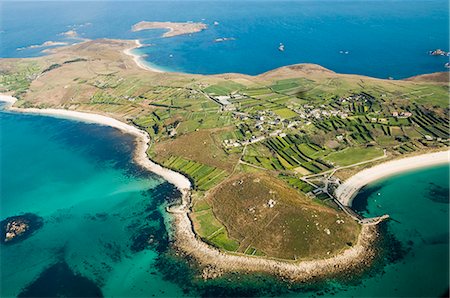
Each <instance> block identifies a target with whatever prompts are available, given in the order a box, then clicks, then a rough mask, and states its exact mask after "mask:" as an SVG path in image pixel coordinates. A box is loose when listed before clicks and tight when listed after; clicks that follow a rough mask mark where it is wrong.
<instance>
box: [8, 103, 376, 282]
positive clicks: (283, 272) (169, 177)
mask: <svg viewBox="0 0 450 298" xmlns="http://www.w3.org/2000/svg"><path fill="white" fill-rule="evenodd" d="M16 100H17V99H15V98H14V97H12V96H9V95H5V94H3V95H2V94H0V101H5V102H7V103H8V104H10V105H11V106H9V107H6V110H9V111H13V112H18V113H28V114H32V115H42V116H50V117H56V118H63V119H69V120H74V121H81V122H85V123H93V124H98V125H105V126H110V127H113V128H116V129H119V130H120V131H122V132H124V133H128V134H131V135H133V136H135V137H136V148H135V154H134V160H135V162H137V163H138V164H139V165H141V166H142V167H144V168H145V169H147V170H149V171H151V172H153V173H155V174H157V175H159V176H161V177H162V178H164V179H165V180H166V181H168V182H169V183H171V184H173V185H174V186H175V187H176V188H177V189H178V190H179V191H180V192H181V194H182V198H181V203H180V204H179V205H176V206H173V207H172V208H169V209H168V210H167V211H168V212H169V213H171V215H172V223H173V226H172V229H173V235H174V240H175V241H174V246H175V248H176V249H178V250H179V251H180V252H181V253H183V254H184V255H189V256H191V257H193V258H194V259H195V260H196V261H197V262H198V263H199V264H200V265H201V267H203V272H202V276H203V278H205V279H209V278H216V277H219V276H221V275H222V274H223V273H225V272H235V271H241V272H265V273H269V274H274V275H276V276H279V277H281V278H284V279H286V280H290V281H296V282H303V281H308V280H311V279H313V278H316V277H322V276H328V275H330V274H336V273H340V272H344V271H347V270H351V269H352V268H356V267H360V266H361V265H362V266H369V264H370V260H372V259H373V258H374V257H375V249H374V247H373V244H374V243H375V242H376V240H377V238H378V231H377V227H376V226H369V225H363V226H362V229H361V232H360V235H359V237H358V240H357V243H356V244H355V245H354V246H352V247H350V248H348V249H345V250H344V251H342V252H341V253H339V254H337V255H335V256H331V257H330V258H327V259H316V260H305V261H299V262H293V261H286V260H276V259H269V258H261V257H252V256H247V255H240V254H232V253H225V252H222V251H220V250H218V249H216V248H214V247H211V246H210V245H208V244H206V243H205V242H203V241H202V240H201V239H200V238H198V236H197V235H196V234H195V232H194V230H193V226H192V222H191V220H190V218H189V215H188V214H189V207H190V203H191V201H190V200H191V197H190V190H191V183H190V181H189V179H188V178H186V177H185V176H183V175H182V174H180V173H178V172H175V171H172V170H169V169H166V168H163V167H162V166H160V165H159V164H156V163H154V162H152V161H151V160H150V159H149V158H148V156H147V153H146V152H147V148H148V143H149V141H150V138H149V136H148V134H147V133H146V132H144V131H141V130H140V129H138V128H136V127H134V126H131V125H128V124H126V123H123V122H121V121H119V120H116V119H113V118H110V117H107V116H103V115H99V114H92V113H84V112H77V111H70V110H62V109H37V108H26V109H21V108H15V107H13V106H12V105H13V104H14V102H15V101H16Z"/></svg>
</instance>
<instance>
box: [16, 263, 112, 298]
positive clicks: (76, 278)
mask: <svg viewBox="0 0 450 298" xmlns="http://www.w3.org/2000/svg"><path fill="white" fill-rule="evenodd" d="M18 297H103V294H102V291H101V290H100V288H99V287H98V286H97V285H96V284H95V283H94V282H93V281H91V280H89V279H88V278H86V277H84V276H82V275H79V274H75V273H74V272H73V271H72V270H71V269H70V268H69V266H68V265H67V263H66V262H60V263H57V264H55V265H53V266H51V267H49V268H47V269H46V270H44V271H43V272H42V273H41V275H40V276H39V277H38V278H37V279H36V280H35V281H34V282H32V283H31V284H30V285H28V286H27V287H26V288H25V289H24V290H23V291H22V292H21V293H20V294H19V295H18Z"/></svg>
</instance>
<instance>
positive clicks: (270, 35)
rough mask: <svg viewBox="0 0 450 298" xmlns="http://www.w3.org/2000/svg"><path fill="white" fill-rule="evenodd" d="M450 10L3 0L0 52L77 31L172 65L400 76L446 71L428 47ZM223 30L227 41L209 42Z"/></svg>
mask: <svg viewBox="0 0 450 298" xmlns="http://www.w3.org/2000/svg"><path fill="white" fill-rule="evenodd" d="M448 9H449V4H448V1H445V0H426V1H420V0H419V1H415V0H413V1H411V0H386V1H384V0H383V1H375V0H367V1H363V0H340V1H330V0H320V1H309V0H299V1H189V0H185V1H180V0H178V1H140V2H134V1H82V2H72V1H62V2H58V1H53V2H44V1H37V2H26V1H17V2H14V1H2V2H1V3H0V11H1V17H0V20H1V21H0V40H1V44H2V45H1V48H0V56H1V57H29V56H38V55H42V50H43V49H45V48H42V47H34V48H27V47H29V46H31V45H41V44H42V43H44V42H46V41H62V42H78V41H79V40H77V39H70V38H67V37H65V36H64V35H62V33H64V32H67V31H69V30H75V31H76V32H77V33H78V35H79V36H80V37H82V38H90V39H94V38H122V39H140V40H141V41H142V43H144V44H148V45H151V46H147V47H144V48H141V49H139V50H138V51H137V52H138V53H140V54H142V55H145V59H146V61H147V62H148V63H150V64H152V65H154V66H156V67H159V68H161V69H165V70H169V71H182V72H188V73H200V74H216V73H225V72H238V73H244V74H250V75H256V74H260V73H263V72H265V71H269V70H272V69H274V68H277V67H281V66H285V65H290V64H295V63H316V64H320V65H322V66H324V67H326V68H329V69H331V70H333V71H336V72H339V73H351V74H362V75H368V76H374V77H378V78H388V77H393V78H395V79H400V78H406V77H410V76H414V75H418V74H424V73H432V72H437V71H445V70H446V68H445V67H444V64H445V63H446V62H448V57H444V56H438V57H434V56H430V55H429V54H428V51H430V50H435V49H437V48H441V49H443V50H445V51H448V50H449V48H448V45H449V26H448V24H449V15H448ZM143 20H147V21H174V22H186V21H195V22H204V23H206V24H207V25H208V26H209V28H208V29H207V30H205V31H203V32H200V33H196V34H192V35H185V36H177V37H173V38H161V37H160V35H161V34H162V33H163V32H164V30H148V31H141V32H132V31H131V26H132V25H133V24H135V23H137V22H140V21H143ZM214 22H218V25H214ZM224 37H225V38H231V39H232V40H228V41H225V42H214V40H215V39H217V38H224ZM280 43H283V44H284V45H285V51H284V52H280V51H279V50H278V45H279V44H280ZM24 48H25V49H24Z"/></svg>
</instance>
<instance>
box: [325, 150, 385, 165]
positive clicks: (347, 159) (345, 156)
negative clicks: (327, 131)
mask: <svg viewBox="0 0 450 298" xmlns="http://www.w3.org/2000/svg"><path fill="white" fill-rule="evenodd" d="M381 156H383V149H381V148H378V147H366V148H347V149H344V150H342V151H338V152H333V153H330V154H329V155H328V156H327V157H325V160H327V161H330V162H332V163H334V164H336V165H338V166H348V165H351V164H355V163H358V162H363V161H367V160H370V159H374V158H377V157H381Z"/></svg>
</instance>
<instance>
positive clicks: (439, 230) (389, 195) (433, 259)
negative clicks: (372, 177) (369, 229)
mask: <svg viewBox="0 0 450 298" xmlns="http://www.w3.org/2000/svg"><path fill="white" fill-rule="evenodd" d="M449 170H450V168H449V166H448V165H443V166H439V167H435V168H429V169H422V170H418V171H415V172H410V173H405V174H401V175H399V176H395V177H390V178H388V179H384V180H382V181H379V182H376V183H373V184H371V185H370V186H369V187H366V188H365V190H364V191H363V192H362V193H360V194H359V195H358V196H357V197H356V199H355V202H354V207H355V208H357V209H359V210H361V211H360V212H361V213H362V214H363V215H364V216H379V215H383V214H389V215H390V216H391V218H392V219H391V220H389V221H388V223H387V229H388V232H389V233H391V234H392V235H393V236H394V237H395V239H396V240H397V241H399V243H397V244H398V245H400V246H401V248H402V250H403V253H400V254H399V255H398V256H397V257H398V259H396V258H394V259H396V260H395V262H393V263H392V264H388V265H387V266H386V267H384V268H383V271H384V272H383V274H381V275H377V276H376V277H374V278H371V279H367V280H364V281H363V287H364V291H363V292H361V289H360V288H357V289H354V290H350V291H348V292H347V293H348V294H349V295H358V294H360V293H366V294H369V293H370V295H373V296H402V297H415V296H418V297H437V296H441V295H444V294H445V292H446V291H447V290H448V287H449ZM447 295H448V294H447Z"/></svg>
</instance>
